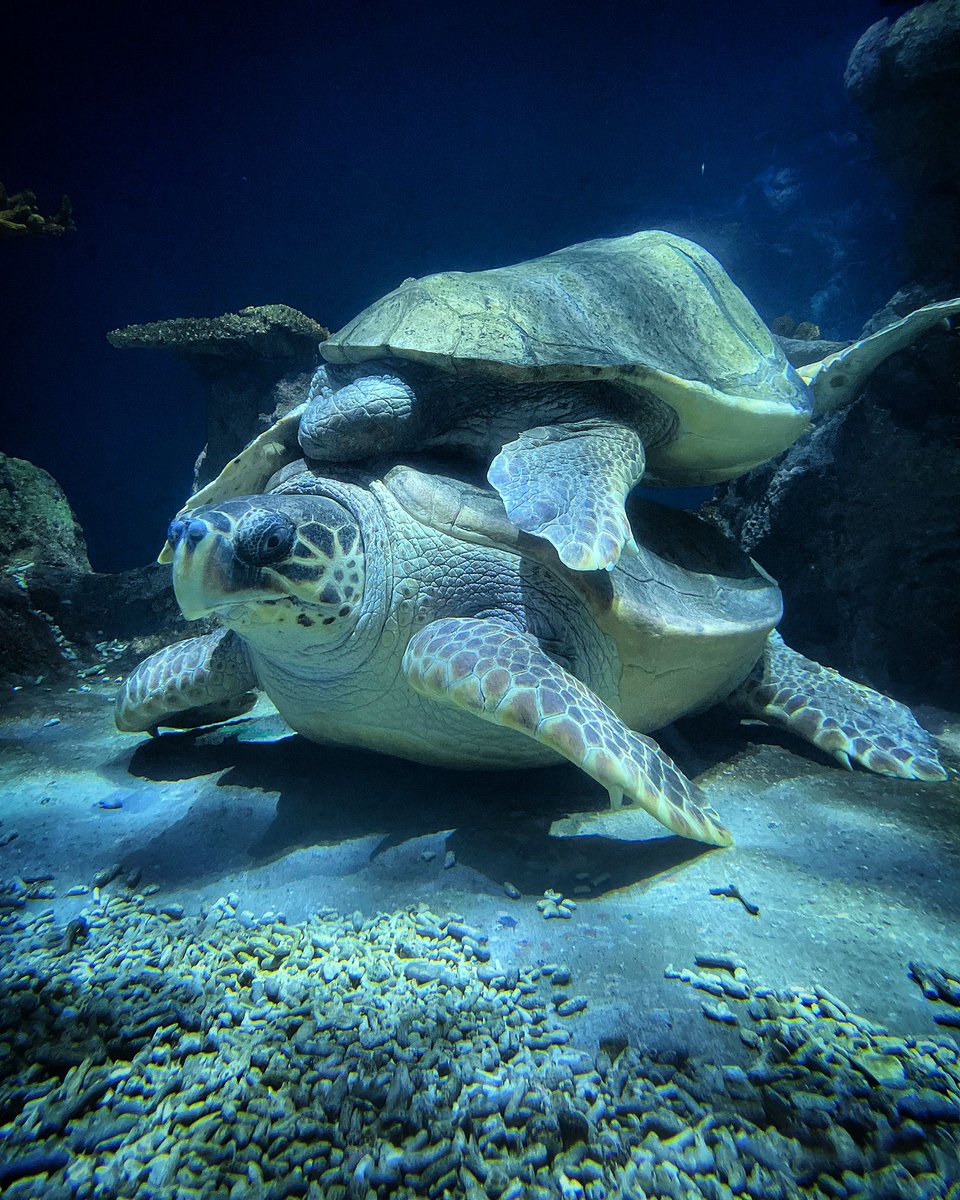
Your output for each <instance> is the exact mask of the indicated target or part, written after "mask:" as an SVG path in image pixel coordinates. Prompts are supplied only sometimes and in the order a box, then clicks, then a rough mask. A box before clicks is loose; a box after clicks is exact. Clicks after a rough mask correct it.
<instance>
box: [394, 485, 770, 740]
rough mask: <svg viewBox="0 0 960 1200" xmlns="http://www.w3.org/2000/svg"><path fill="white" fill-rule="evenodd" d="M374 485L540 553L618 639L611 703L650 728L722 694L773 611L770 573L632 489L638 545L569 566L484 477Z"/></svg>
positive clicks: (434, 522)
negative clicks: (612, 561)
mask: <svg viewBox="0 0 960 1200" xmlns="http://www.w3.org/2000/svg"><path fill="white" fill-rule="evenodd" d="M371 488H372V490H373V491H374V493H375V494H376V493H377V492H378V491H379V490H380V489H381V488H383V489H385V490H386V491H387V492H389V494H390V496H391V497H392V498H393V499H394V500H395V501H397V502H398V503H399V504H400V506H401V507H402V508H403V509H404V510H405V511H406V512H407V513H409V514H410V515H411V516H413V517H415V518H416V519H417V520H418V521H420V522H422V523H423V524H426V525H429V526H432V527H433V528H435V529H439V530H440V531H441V532H443V533H446V534H448V535H450V536H452V537H456V538H458V539H460V540H462V541H466V542H474V543H478V544H482V545H491V546H497V547H499V548H501V549H505V550H510V551H513V552H515V553H517V554H519V555H520V556H521V557H523V558H527V559H530V560H532V561H535V562H537V563H539V564H540V565H541V566H544V567H546V568H547V569H548V570H549V571H550V572H551V573H552V574H553V575H554V576H555V578H556V580H557V583H558V586H560V587H562V588H564V589H566V590H568V591H572V592H574V593H576V594H577V595H578V596H579V597H580V599H581V600H582V601H583V602H584V604H585V605H586V607H587V609H588V611H589V613H590V615H591V617H592V619H593V620H594V621H595V622H596V624H597V625H598V626H599V628H600V629H601V630H602V631H603V633H605V634H606V635H607V636H608V637H609V638H610V639H611V640H612V642H613V643H614V644H615V646H616V649H617V656H618V658H619V661H620V665H621V678H620V683H619V690H620V711H621V715H622V717H623V719H624V720H625V721H626V722H627V723H628V724H629V725H631V726H632V727H633V728H635V729H641V730H644V729H646V730H652V729H658V728H660V727H661V726H663V725H666V724H668V723H669V722H670V721H673V720H675V719H676V718H677V717H678V716H681V715H684V714H686V713H689V712H692V711H695V710H697V709H701V708H706V707H709V706H710V705H712V704H714V703H716V702H717V701H718V700H720V699H723V698H724V697H725V696H727V695H729V693H730V692H731V691H732V690H733V688H735V687H736V686H737V685H738V684H739V683H741V682H742V681H743V679H744V678H746V676H747V674H748V673H749V672H750V670H751V668H752V667H753V666H754V664H755V663H756V662H757V660H758V659H759V657H760V655H761V653H762V651H763V645H764V642H765V641H766V639H767V636H768V635H769V633H770V631H771V630H772V629H774V628H775V627H776V625H777V622H778V621H779V620H780V617H781V615H782V611H783V606H782V597H781V593H780V589H779V587H778V586H777V584H776V582H775V581H774V580H773V579H771V577H770V576H769V575H768V574H767V573H766V572H765V571H764V570H763V569H762V568H761V567H759V566H758V565H757V564H756V563H755V562H754V561H753V559H751V558H750V557H748V555H746V554H745V553H744V552H743V551H742V550H741V549H740V548H739V547H738V546H736V545H735V544H734V543H733V542H732V541H730V540H729V539H728V538H726V537H724V535H723V534H722V533H721V532H720V531H719V529H717V528H716V526H714V525H710V524H708V523H707V522H706V521H704V520H702V519H701V518H699V517H696V516H694V515H693V514H692V513H687V512H682V511H680V510H677V509H673V508H668V507H666V506H664V505H660V504H654V503H652V502H650V501H649V500H644V499H641V498H640V497H637V496H631V497H630V498H629V499H628V501H627V515H628V516H629V518H630V524H631V527H632V529H633V531H634V536H635V537H636V541H637V546H638V551H639V552H638V554H637V555H636V556H631V555H624V556H622V557H621V559H620V561H619V562H618V564H617V566H616V568H615V569H614V570H613V571H571V570H569V569H568V568H567V567H565V566H564V565H563V564H562V563H561V562H560V559H559V557H558V556H557V553H556V551H555V550H554V548H553V547H552V546H551V545H550V544H549V543H547V542H545V541H543V539H541V538H536V537H531V536H530V535H529V534H526V533H524V532H523V531H522V530H520V529H518V528H517V527H516V526H515V525H514V524H512V522H511V521H510V520H509V518H508V517H507V515H506V512H505V511H504V508H503V504H502V502H501V501H500V498H499V497H498V496H497V495H496V494H495V493H494V492H492V491H490V490H489V489H486V488H480V487H475V486H473V485H471V484H468V483H463V482H461V481H459V480H454V479H450V478H447V477H444V476H439V475H433V474H426V473H424V472H422V471H418V470H414V469H413V468H411V467H406V466H400V467H394V468H392V469H391V470H390V471H388V472H387V474H386V476H385V477H384V479H383V482H382V483H376V482H375V483H373V484H372V485H371Z"/></svg>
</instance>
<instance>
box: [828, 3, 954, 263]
mask: <svg viewBox="0 0 960 1200" xmlns="http://www.w3.org/2000/svg"><path fill="white" fill-rule="evenodd" d="M844 83H845V85H846V88H847V92H848V93H849V94H850V95H851V96H852V97H853V99H854V100H855V101H856V103H857V104H858V105H859V107H860V109H861V111H862V112H863V114H864V117H865V119H866V121H867V124H868V125H869V127H870V131H871V134H872V137H873V141H874V143H875V145H876V149H877V154H878V156H879V158H880V159H881V161H882V162H883V164H884V166H885V167H886V168H887V170H889V171H890V173H891V174H892V175H893V176H894V178H895V179H896V180H897V181H898V182H899V183H900V184H901V186H903V187H904V188H905V189H907V191H908V192H910V193H911V194H912V195H913V196H914V199H915V213H914V219H913V223H912V228H911V229H910V231H909V234H908V242H909V250H910V259H911V266H912V269H913V271H914V272H915V273H916V274H917V275H918V277H919V278H921V279H923V280H925V281H927V282H930V281H934V280H947V279H954V280H955V279H957V277H958V275H960V232H958V231H960V139H958V138H957V136H956V130H957V126H958V124H960V3H958V2H957V0H932V2H931V3H927V4H920V5H918V6H917V7H916V8H912V9H911V10H910V11H909V12H907V13H904V15H903V16H902V17H900V18H899V19H898V20H896V21H890V19H889V18H885V19H884V20H882V21H878V22H877V23H876V24H875V25H871V26H870V28H869V29H868V30H867V31H866V33H864V35H863V36H862V37H861V38H860V40H859V41H858V42H857V44H856V46H855V47H854V49H853V52H852V53H851V55H850V59H849V61H848V63H847V68H846V72H845V74H844Z"/></svg>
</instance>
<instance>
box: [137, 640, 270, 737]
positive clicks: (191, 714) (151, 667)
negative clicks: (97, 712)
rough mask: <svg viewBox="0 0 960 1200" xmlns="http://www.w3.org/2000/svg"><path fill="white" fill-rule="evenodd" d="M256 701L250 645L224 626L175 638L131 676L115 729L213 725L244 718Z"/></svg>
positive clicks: (255, 684) (141, 729)
mask: <svg viewBox="0 0 960 1200" xmlns="http://www.w3.org/2000/svg"><path fill="white" fill-rule="evenodd" d="M256 701H257V680H256V676H255V675H254V674H253V671H252V670H251V668H250V660H249V658H248V656H247V651H246V647H245V646H244V644H243V642H241V640H240V639H239V638H237V637H234V636H233V635H232V634H230V635H229V636H227V637H224V634H223V631H222V630H220V631H218V632H217V633H211V634H207V635H206V636H205V637H195V638H188V639H187V640H186V641H183V642H176V643H175V644H174V645H172V646H168V647H167V648H166V650H164V651H163V652H162V657H160V658H158V657H157V656H156V655H152V656H151V657H150V658H148V659H146V660H145V661H144V662H142V663H141V664H140V665H139V666H138V667H137V669H136V670H135V671H133V672H132V673H131V674H130V675H128V676H127V678H126V680H125V681H124V684H123V687H122V688H121V690H120V694H119V695H118V697H117V706H116V720H117V728H118V729H121V730H123V731H124V732H125V733H146V732H148V731H150V730H155V729H156V728H157V726H159V725H170V726H173V727H175V728H179V729H192V728H196V727H197V726H198V725H213V724H215V723H216V722H218V721H225V720H228V719H229V718H231V717H237V716H240V715H241V714H242V713H245V712H247V711H248V710H249V709H251V708H252V707H253V706H254V704H255V703H256Z"/></svg>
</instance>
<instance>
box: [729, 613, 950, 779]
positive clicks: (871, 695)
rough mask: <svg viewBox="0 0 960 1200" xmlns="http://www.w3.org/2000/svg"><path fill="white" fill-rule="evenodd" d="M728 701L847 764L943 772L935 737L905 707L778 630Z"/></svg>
mask: <svg viewBox="0 0 960 1200" xmlns="http://www.w3.org/2000/svg"><path fill="white" fill-rule="evenodd" d="M727 703H728V704H730V705H732V706H733V707H734V708H736V709H737V710H738V711H740V712H741V713H743V714H745V715H747V716H751V717H759V718H760V719H761V720H764V721H767V722H769V723H770V724H771V725H779V726H781V727H782V728H783V729H789V730H790V731H791V732H792V733H796V734H797V735H798V736H800V737H802V738H803V739H804V740H805V741H808V742H812V743H813V745H814V746H819V747H820V749H821V750H825V751H826V752H827V754H830V755H832V756H833V757H834V758H835V759H836V760H837V761H838V762H839V763H841V764H842V765H843V766H845V767H847V768H848V769H850V768H851V767H852V763H853V761H856V762H858V763H860V765H861V766H863V767H866V768H867V770H868V771H874V772H876V774H878V775H895V776H899V777H900V778H902V779H922V780H925V781H927V782H933V781H935V780H942V779H946V778H947V773H946V771H945V770H944V769H943V767H942V766H941V764H940V758H939V756H938V754H937V748H936V745H935V744H934V741H933V738H932V737H931V736H930V734H928V733H927V731H926V730H925V729H924V728H923V727H922V726H921V725H920V724H918V722H917V720H916V718H915V717H914V715H913V713H912V712H911V711H910V709H909V708H907V707H906V705H904V704H898V703H897V701H896V700H891V699H890V697H889V696H884V695H883V693H882V692H875V691H874V690H873V688H869V687H866V686H865V685H864V684H862V683H854V682H853V680H851V679H845V678H844V677H843V676H842V675H841V674H839V672H837V671H834V670H833V669H832V668H831V667H822V666H820V664H819V663H815V662H813V661H812V660H811V659H809V658H804V657H803V655H802V654H798V653H797V652H796V651H795V650H791V649H790V647H789V646H788V645H786V643H785V642H784V640H783V638H782V637H781V636H780V635H779V634H778V633H776V632H774V633H771V634H770V637H769V639H768V641H767V645H766V647H765V649H764V653H763V657H762V658H761V659H760V661H759V662H758V663H757V665H756V667H754V669H753V671H752V672H751V674H750V676H749V678H748V679H747V680H746V681H745V682H744V683H743V684H741V685H740V687H739V688H738V689H737V690H736V691H735V692H734V693H733V694H732V695H731V696H730V697H729V699H728V701H727Z"/></svg>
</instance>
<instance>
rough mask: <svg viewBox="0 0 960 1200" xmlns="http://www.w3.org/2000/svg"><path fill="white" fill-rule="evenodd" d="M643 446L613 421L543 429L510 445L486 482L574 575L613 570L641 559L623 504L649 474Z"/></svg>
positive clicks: (517, 521) (633, 433)
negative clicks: (631, 556)
mask: <svg viewBox="0 0 960 1200" xmlns="http://www.w3.org/2000/svg"><path fill="white" fill-rule="evenodd" d="M644 463H645V457H644V452H643V442H642V441H641V440H640V435H639V434H638V433H637V431H636V430H634V429H631V428H630V427H629V426H627V425H618V424H616V423H615V422H612V421H600V420H592V421H569V422H567V423H566V424H562V425H548V426H540V427H538V428H537V429H528V430H526V432H524V433H521V434H520V436H519V437H518V438H517V439H516V441H513V442H510V443H508V444H507V445H506V446H504V447H503V449H502V450H501V451H500V453H499V454H498V455H497V457H496V458H495V459H494V460H493V462H492V463H491V465H490V470H489V471H488V472H487V478H488V479H489V480H490V482H491V484H493V486H494V487H495V488H496V489H497V491H498V492H499V493H500V496H501V497H502V499H503V503H504V505H505V507H506V510H507V516H508V517H509V518H510V520H511V521H513V522H514V524H516V525H519V527H520V528H521V529H523V530H524V531H525V532H526V533H532V534H535V535H536V536H537V537H542V538H546V540H547V541H548V542H552V543H553V545H554V546H556V548H557V553H558V554H559V555H560V560H561V562H563V563H564V564H565V565H566V566H568V567H570V568H572V569H573V570H574V571H596V570H599V569H600V568H601V567H603V568H606V569H607V570H612V569H613V567H614V566H616V563H617V560H618V559H619V557H620V555H621V553H622V552H624V551H626V552H627V553H636V549H637V547H636V543H635V542H634V540H633V534H632V533H631V531H630V524H629V522H628V521H627V514H626V513H625V512H624V510H623V503H624V501H625V500H626V498H627V493H628V492H629V491H630V489H631V488H632V487H633V486H634V484H635V483H637V482H638V481H639V479H640V477H641V475H643V468H644Z"/></svg>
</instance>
